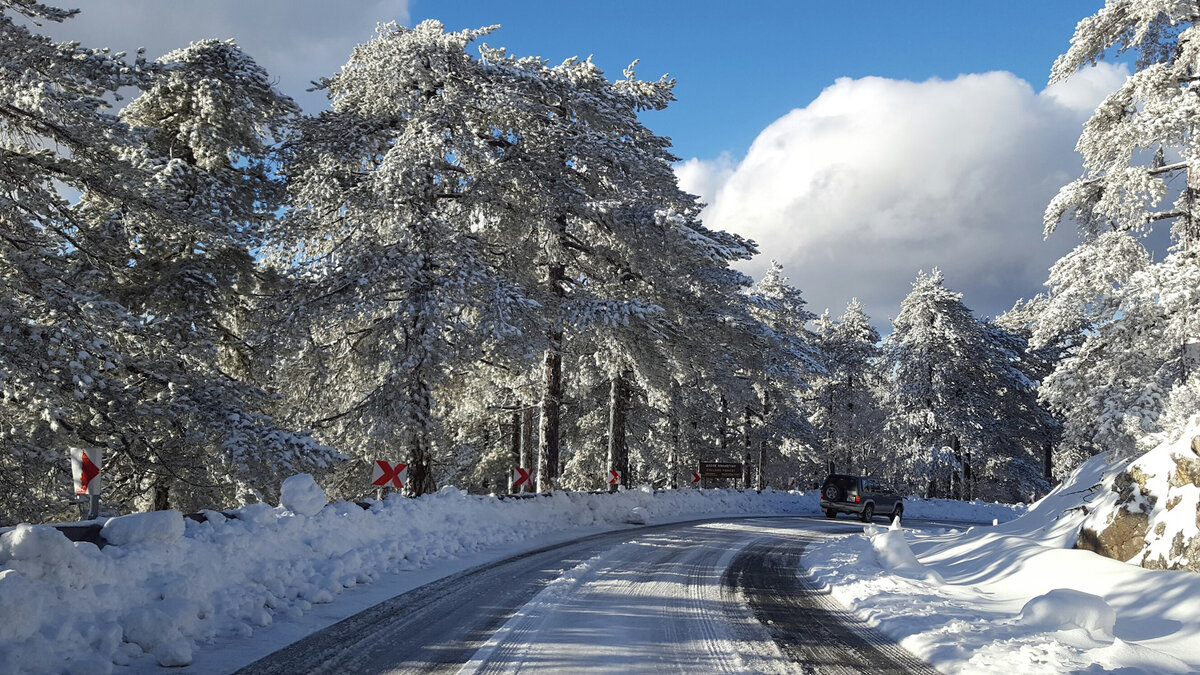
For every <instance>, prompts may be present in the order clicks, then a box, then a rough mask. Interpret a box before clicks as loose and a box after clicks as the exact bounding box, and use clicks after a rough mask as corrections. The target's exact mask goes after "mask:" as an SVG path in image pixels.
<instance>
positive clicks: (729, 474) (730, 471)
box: [700, 462, 742, 478]
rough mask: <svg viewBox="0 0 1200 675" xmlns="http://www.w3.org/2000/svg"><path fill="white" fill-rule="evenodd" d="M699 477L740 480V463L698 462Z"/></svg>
mask: <svg viewBox="0 0 1200 675" xmlns="http://www.w3.org/2000/svg"><path fill="white" fill-rule="evenodd" d="M700 475H701V476H704V477H705V478H741V477H742V464H741V462H700Z"/></svg>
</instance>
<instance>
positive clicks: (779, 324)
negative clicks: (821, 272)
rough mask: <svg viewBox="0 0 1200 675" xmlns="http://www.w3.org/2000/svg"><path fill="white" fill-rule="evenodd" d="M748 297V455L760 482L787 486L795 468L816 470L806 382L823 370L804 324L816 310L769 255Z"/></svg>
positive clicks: (806, 471)
mask: <svg viewBox="0 0 1200 675" xmlns="http://www.w3.org/2000/svg"><path fill="white" fill-rule="evenodd" d="M747 300H748V304H749V307H750V313H751V316H752V317H753V318H754V319H755V321H756V324H755V325H754V326H753V327H752V330H754V331H755V332H756V333H757V335H756V337H757V340H756V342H757V343H758V345H759V349H761V352H760V354H759V355H758V356H759V359H757V360H756V361H757V363H756V364H755V365H756V367H755V368H754V370H753V371H751V372H749V373H747V374H748V375H749V376H751V378H752V380H753V381H754V385H755V390H756V392H757V394H758V399H759V401H758V405H756V406H754V408H755V410H753V411H752V412H754V413H756V414H757V415H756V416H757V418H758V419H759V420H760V426H761V431H760V437H759V438H758V439H751V444H752V445H754V444H755V443H756V444H757V447H752V448H751V450H752V452H751V455H752V460H755V459H756V460H757V463H758V464H760V465H762V467H761V468H762V469H765V470H760V471H759V480H758V483H759V484H760V487H761V486H765V484H766V483H767V482H770V483H771V484H772V485H774V486H776V487H780V486H786V485H787V481H788V478H790V477H792V476H795V475H797V474H798V473H800V474H804V475H811V474H814V473H819V472H820V465H819V462H818V461H817V453H816V447H817V444H818V439H817V434H816V431H815V430H814V429H813V426H812V424H811V423H810V422H809V420H808V417H807V414H806V411H805V406H804V399H805V398H808V397H810V396H811V392H810V387H809V383H810V381H811V380H812V379H813V377H814V376H816V375H819V374H824V373H825V371H826V369H825V366H824V364H823V361H824V359H823V357H822V355H821V352H820V348H819V347H818V344H817V340H816V336H815V335H813V334H812V333H811V332H810V331H809V330H808V328H807V324H808V323H809V322H810V321H812V320H813V319H815V318H816V315H814V314H813V313H812V312H810V311H808V310H807V309H806V305H807V302H806V301H805V300H804V298H803V296H802V294H801V292H800V290H799V289H798V288H796V287H794V286H792V285H791V284H789V283H788V279H787V277H785V276H784V275H783V266H782V265H780V264H779V263H778V262H777V261H774V260H773V261H771V265H770V267H768V268H767V271H766V272H765V273H764V274H763V276H762V278H761V279H759V281H758V283H756V284H755V285H754V288H753V289H752V291H751V292H750V293H749V295H748V297H747ZM751 417H752V416H747V420H746V424H747V425H749V424H750V422H751V419H750V418H751ZM754 451H756V452H754ZM755 454H757V455H758V457H757V458H755V457H753V455H755Z"/></svg>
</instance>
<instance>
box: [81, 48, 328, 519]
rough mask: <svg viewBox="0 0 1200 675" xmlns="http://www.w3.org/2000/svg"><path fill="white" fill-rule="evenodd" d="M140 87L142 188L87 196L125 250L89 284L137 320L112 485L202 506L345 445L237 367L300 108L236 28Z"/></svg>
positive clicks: (99, 228)
mask: <svg viewBox="0 0 1200 675" xmlns="http://www.w3.org/2000/svg"><path fill="white" fill-rule="evenodd" d="M143 87H144V92H143V93H142V94H141V95H140V96H139V97H137V98H136V99H134V100H133V101H132V102H130V104H129V105H128V106H126V108H125V109H124V110H122V111H121V119H122V120H124V121H125V122H126V123H127V124H128V125H129V126H130V134H131V136H132V138H134V139H135V140H136V141H137V144H136V145H130V146H126V147H124V148H121V149H120V152H121V153H122V155H123V157H124V159H125V160H126V161H127V162H128V163H129V164H130V166H131V167H133V168H134V169H135V170H136V172H137V173H135V174H131V176H130V178H129V180H130V181H137V187H138V189H139V191H140V192H141V193H142V195H144V197H143V198H142V199H141V200H138V201H131V200H128V199H122V198H119V197H118V198H113V197H110V196H108V195H105V194H102V193H87V194H85V195H84V196H83V198H82V199H81V200H80V203H79V204H78V205H77V207H76V208H75V209H74V215H75V218H76V219H77V221H79V222H84V223H87V224H88V226H89V227H90V228H91V229H92V230H93V231H95V232H97V233H99V235H100V236H103V237H104V238H105V239H106V248H107V249H108V250H109V251H110V252H111V254H112V255H113V256H114V257H113V260H118V261H123V262H124V264H123V265H122V266H121V269H120V272H119V274H117V275H115V279H111V278H105V277H93V278H91V279H87V280H83V284H84V285H85V286H88V287H90V288H92V289H93V291H94V292H96V293H103V292H107V293H108V294H109V296H110V297H111V298H113V299H114V300H116V301H117V302H119V303H120V304H121V306H122V307H124V308H125V309H126V310H127V311H128V312H129V314H130V316H131V318H132V319H133V320H134V321H133V323H132V325H131V326H130V328H129V330H128V331H127V332H126V333H125V334H124V335H123V339H122V340H121V342H120V343H119V346H120V348H121V349H122V351H123V352H124V356H125V358H124V361H123V364H122V372H123V373H124V374H125V386H126V387H127V388H128V389H129V391H128V392H127V393H128V395H129V397H130V399H131V402H132V405H130V406H129V407H128V408H126V409H123V410H121V411H120V412H113V413H110V415H109V418H110V421H113V420H116V421H117V425H118V426H119V428H118V429H116V434H117V437H118V439H119V441H120V442H119V443H118V444H117V447H115V448H113V449H112V451H111V452H109V453H108V454H107V456H106V465H107V466H106V473H107V475H108V477H109V481H108V490H107V491H108V493H109V495H110V497H109V500H110V501H113V500H116V501H121V502H124V503H126V504H127V505H128V506H133V505H134V504H135V503H138V504H139V505H141V506H152V507H153V508H155V509H165V508H170V507H181V508H185V509H199V508H213V507H216V506H219V505H222V504H232V503H236V501H245V500H247V499H263V498H264V495H272V493H273V492H274V491H275V490H276V489H277V487H278V485H279V484H280V483H281V482H282V479H283V478H285V477H287V476H289V475H292V474H294V473H298V472H302V471H312V470H315V469H318V468H321V467H323V466H325V465H326V464H327V462H329V461H330V460H331V459H333V457H334V455H333V453H332V452H331V451H330V450H329V449H328V448H324V447H322V446H320V445H318V444H317V443H315V442H314V441H313V440H312V439H311V438H308V437H305V436H302V435H296V434H292V433H289V432H288V431H287V430H284V429H281V428H279V426H278V425H276V424H275V423H274V422H273V420H271V419H270V418H269V417H267V416H265V415H264V414H263V412H262V410H263V408H264V406H265V404H266V395H265V393H264V392H262V391H261V390H259V389H257V388H255V387H252V386H250V385H248V384H247V383H245V382H244V381H243V380H242V379H239V378H245V377H247V376H248V375H249V372H248V371H247V370H246V369H245V368H244V367H241V364H242V363H244V362H245V361H246V360H247V359H249V358H251V355H250V354H249V353H248V350H249V347H248V344H247V342H246V340H245V337H246V336H245V335H244V332H245V330H246V328H247V326H246V318H247V316H248V315H249V314H250V311H251V309H252V304H253V302H254V296H255V294H256V291H257V290H258V286H259V281H258V272H257V269H256V263H255V260H254V258H253V251H254V249H255V248H256V247H258V246H260V245H261V244H262V242H263V241H264V234H265V230H266V229H267V228H268V227H270V226H271V225H272V224H273V223H274V219H275V212H276V211H277V209H278V208H279V205H280V201H281V196H282V190H283V188H282V183H281V181H280V180H278V179H277V178H276V177H275V176H274V175H273V174H272V171H271V163H272V158H271V148H270V143H272V142H273V141H274V140H276V139H278V138H279V137H280V136H281V133H282V129H283V127H284V124H285V123H286V122H287V121H288V118H289V116H291V115H292V114H294V113H295V112H296V111H297V108H296V106H295V105H294V104H293V103H292V102H291V100H290V99H288V98H287V97H285V96H283V95H281V94H279V93H278V92H277V91H275V89H274V88H273V87H272V86H271V84H270V78H269V76H268V75H267V73H266V71H264V70H263V69H262V68H260V67H259V66H258V65H257V64H255V63H254V61H253V60H252V59H251V58H250V57H248V56H247V55H246V54H244V53H243V52H242V51H241V50H240V49H238V48H237V46H236V45H234V44H233V43H232V42H220V41H216V40H206V41H203V42H198V43H194V44H192V45H191V46H189V47H186V48H184V49H180V50H176V51H173V52H171V53H169V54H166V55H165V56H163V57H161V58H160V59H158V60H157V61H156V62H155V63H154V64H152V65H151V67H150V68H149V72H148V78H147V80H146V82H145V84H144V85H143ZM114 281H115V284H113V282H114ZM238 371H241V372H238Z"/></svg>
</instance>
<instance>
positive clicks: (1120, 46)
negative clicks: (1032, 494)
mask: <svg viewBox="0 0 1200 675" xmlns="http://www.w3.org/2000/svg"><path fill="white" fill-rule="evenodd" d="M1198 18H1200V9H1198V8H1197V7H1196V6H1195V5H1194V4H1193V3H1186V2H1160V1H1151V0H1109V2H1107V3H1106V4H1105V6H1104V8H1103V9H1101V10H1099V11H1098V12H1097V13H1096V14H1094V15H1093V16H1091V17H1088V18H1085V19H1084V20H1082V21H1080V22H1079V25H1078V26H1077V28H1076V30H1075V35H1074V37H1073V38H1072V39H1071V47H1070V49H1069V50H1068V51H1067V53H1066V54H1064V55H1062V56H1061V57H1060V58H1059V59H1058V60H1057V61H1056V62H1055V64H1054V68H1053V70H1052V72H1051V81H1052V82H1058V81H1061V80H1063V79H1065V78H1067V77H1069V76H1070V75H1071V74H1073V73H1075V72H1076V71H1078V70H1079V69H1080V68H1082V67H1084V66H1086V65H1088V64H1090V63H1093V62H1095V61H1097V60H1099V59H1101V58H1105V57H1106V56H1110V55H1114V54H1122V53H1124V52H1127V51H1132V52H1134V53H1136V54H1137V57H1138V58H1137V61H1136V70H1135V72H1134V73H1133V74H1132V75H1131V76H1130V77H1129V78H1128V79H1127V80H1126V82H1125V83H1124V85H1123V86H1122V87H1121V88H1120V89H1119V90H1118V91H1116V92H1114V93H1113V94H1111V95H1109V96H1108V97H1107V98H1106V99H1105V100H1104V102H1103V103H1101V105H1100V106H1099V107H1098V108H1097V110H1096V112H1095V114H1094V115H1093V116H1092V118H1091V119H1090V120H1089V121H1088V122H1087V124H1086V125H1085V126H1084V129H1083V133H1082V134H1081V135H1080V138H1079V142H1078V145H1077V149H1078V150H1079V152H1080V153H1081V154H1082V155H1083V160H1084V175H1083V176H1082V177H1080V178H1079V179H1077V180H1075V181H1073V182H1072V183H1070V184H1068V185H1066V186H1065V187H1063V188H1062V190H1060V192H1059V194H1058V196H1057V197H1055V199H1054V200H1053V201H1052V202H1051V203H1050V205H1049V206H1048V207H1047V209H1046V217H1045V228H1046V231H1047V232H1050V231H1052V230H1054V229H1055V228H1056V227H1057V226H1058V225H1059V223H1060V222H1062V221H1063V220H1064V219H1067V220H1073V221H1074V222H1075V224H1076V225H1077V226H1078V227H1079V228H1080V231H1081V233H1082V234H1083V237H1084V241H1083V243H1081V244H1080V245H1079V247H1078V248H1077V249H1076V250H1075V251H1074V252H1072V253H1071V254H1070V255H1068V256H1066V257H1064V258H1063V259H1062V260H1061V261H1059V263H1058V264H1056V265H1055V267H1054V269H1053V270H1051V275H1050V280H1049V282H1048V284H1047V285H1048V286H1049V287H1050V288H1049V292H1048V295H1047V297H1046V298H1044V299H1041V300H1039V301H1038V302H1037V303H1035V304H1036V305H1037V306H1039V307H1040V308H1041V313H1040V316H1039V317H1037V320H1036V324H1035V330H1034V344H1035V345H1038V346H1041V345H1056V346H1057V347H1058V348H1060V349H1061V350H1062V353H1063V358H1062V360H1061V362H1060V363H1059V365H1058V367H1057V368H1056V369H1055V371H1054V373H1053V374H1051V375H1050V376H1049V377H1048V378H1047V379H1046V381H1045V382H1044V383H1043V385H1042V389H1041V391H1042V397H1043V399H1044V400H1045V401H1046V403H1047V404H1048V405H1049V406H1050V407H1051V408H1052V409H1053V410H1054V411H1055V412H1057V413H1058V414H1060V415H1061V416H1062V418H1063V423H1064V425H1065V429H1064V437H1063V441H1062V444H1061V446H1060V447H1061V450H1060V452H1059V453H1058V455H1059V457H1058V461H1057V468H1056V473H1058V474H1059V475H1063V474H1065V472H1067V471H1069V470H1070V469H1071V468H1073V467H1074V465H1075V464H1076V463H1077V462H1078V461H1079V460H1080V459H1082V458H1085V457H1087V456H1089V455H1091V454H1095V453H1097V452H1101V451H1108V452H1111V453H1114V454H1116V455H1118V456H1127V455H1130V454H1134V453H1136V452H1138V451H1139V449H1140V448H1139V445H1138V444H1139V442H1140V441H1141V440H1142V439H1143V438H1145V437H1146V436H1147V434H1149V433H1151V432H1154V431H1158V430H1160V429H1161V428H1162V427H1161V424H1160V420H1159V418H1160V416H1161V414H1162V412H1163V410H1164V409H1165V408H1166V407H1167V406H1168V405H1170V401H1171V397H1172V396H1173V395H1174V394H1173V392H1176V391H1178V392H1180V395H1182V396H1184V397H1185V398H1189V400H1190V394H1188V392H1189V391H1190V389H1191V388H1192V387H1193V384H1192V381H1193V379H1194V377H1195V367H1194V363H1193V361H1194V358H1195V351H1196V349H1195V344H1196V343H1197V340H1198V339H1200V325H1197V319H1196V317H1197V315H1198V314H1200V304H1197V303H1198V302H1200V297H1198V296H1197V293H1196V292H1195V290H1194V289H1195V288H1196V286H1195V279H1196V278H1197V264H1198V263H1197V257H1196V256H1197V252H1196V245H1197V241H1198V240H1197V230H1198V227H1200V220H1198V218H1200V203H1197V197H1198V196H1200V194H1198V193H1197V187H1198V186H1200V163H1198V162H1200V144H1198V143H1197V142H1196V137H1195V129H1196V124H1197V121H1200V119H1198V114H1200V99H1197V96H1196V94H1197V90H1196V87H1197V84H1198V80H1197V67H1198V66H1200V36H1198V34H1197V27H1196V20H1197V19H1198ZM1181 178H1182V183H1183V187H1182V189H1181V190H1173V189H1172V187H1171V186H1172V184H1175V185H1178V183H1179V179H1181ZM1173 181H1174V183H1173ZM1168 225H1169V226H1170V228H1171V234H1172V237H1173V239H1174V242H1175V246H1174V249H1173V251H1172V252H1171V253H1170V255H1168V256H1167V257H1166V258H1165V259H1163V260H1162V261H1159V262H1151V261H1150V258H1149V256H1148V254H1147V253H1146V252H1145V251H1144V249H1143V248H1142V246H1141V245H1140V244H1139V243H1138V242H1137V241H1135V240H1133V239H1132V238H1131V237H1130V236H1129V235H1126V234H1123V233H1131V234H1132V235H1139V234H1144V233H1146V232H1148V231H1149V230H1151V229H1153V228H1155V227H1163V226H1168Z"/></svg>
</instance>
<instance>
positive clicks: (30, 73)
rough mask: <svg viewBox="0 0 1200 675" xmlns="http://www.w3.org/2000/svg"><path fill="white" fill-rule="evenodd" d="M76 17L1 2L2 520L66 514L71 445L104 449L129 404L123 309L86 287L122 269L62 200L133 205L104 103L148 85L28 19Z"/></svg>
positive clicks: (135, 72) (116, 128)
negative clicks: (101, 197) (83, 197)
mask: <svg viewBox="0 0 1200 675" xmlns="http://www.w3.org/2000/svg"><path fill="white" fill-rule="evenodd" d="M73 14H74V12H72V11H64V10H59V9H55V8H52V7H48V6H45V5H40V4H35V3H30V2H18V1H15V0H2V1H0V39H2V41H3V44H4V45H5V49H4V56H3V57H2V58H0V90H2V92H0V100H2V101H3V103H2V104H0V354H2V355H3V356H2V357H0V523H2V524H8V523H11V522H13V521H15V520H18V519H31V520H34V521H37V520H40V519H42V518H53V517H55V516H56V515H60V516H61V515H64V514H65V513H66V510H65V507H66V501H67V497H68V495H69V491H68V485H69V481H70V473H69V466H70V465H69V462H68V457H67V449H68V448H69V447H72V446H74V447H83V448H97V447H98V448H103V449H108V446H109V442H110V438H111V431H112V427H111V425H110V424H109V423H108V421H107V416H108V415H109V413H110V412H112V411H113V409H116V408H119V406H120V405H122V404H123V403H126V402H127V401H124V400H123V399H122V397H121V394H120V392H121V389H122V387H123V385H122V383H121V378H120V376H119V375H116V374H115V371H116V370H117V368H118V366H119V364H120V363H121V362H122V355H121V353H120V351H119V350H118V348H117V346H116V344H115V339H114V338H115V336H116V335H118V334H120V333H121V332H122V331H124V330H125V329H126V327H127V326H128V325H129V324H130V323H131V320H130V319H129V317H128V316H126V314H125V313H124V311H123V309H122V308H121V307H120V306H119V305H118V304H117V303H114V302H112V301H111V299H110V298H108V297H106V296H105V295H104V294H102V293H91V292H89V291H88V290H86V289H85V288H83V287H82V284H81V283H80V281H81V280H87V279H95V278H105V279H111V278H112V276H113V275H114V274H115V273H116V271H117V270H115V269H114V262H115V261H114V260H113V259H112V257H111V256H110V255H109V252H108V251H106V250H104V249H103V248H102V244H103V241H97V240H96V239H95V237H94V235H93V233H92V232H91V231H90V230H88V229H86V228H83V227H81V226H80V225H79V224H78V223H75V222H73V219H72V218H71V215H70V208H69V204H68V202H67V200H66V198H65V197H64V192H62V191H60V190H59V189H58V186H60V185H61V186H64V187H65V188H66V189H67V190H73V191H76V192H83V193H90V194H111V195H121V196H123V197H126V198H134V197H135V194H134V192H133V190H132V189H131V188H130V186H128V185H127V184H125V183H124V182H123V181H124V179H125V177H126V176H127V175H128V174H129V173H130V172H131V169H130V168H129V167H127V166H124V165H123V163H122V162H121V160H120V158H119V157H118V156H117V153H116V151H115V150H114V148H113V143H114V142H119V141H120V140H121V139H124V138H126V136H127V134H126V129H125V125H124V124H123V123H121V122H120V121H119V120H118V119H117V118H116V116H115V115H113V114H112V113H111V112H110V111H109V110H108V108H109V104H108V103H107V102H106V98H108V97H112V96H115V95H116V92H117V91H118V90H120V89H122V88H124V87H130V86H137V85H138V84H140V82H141V81H142V74H141V72H140V69H139V66H140V65H141V64H140V61H135V62H134V63H133V64H130V63H127V62H125V61H124V60H122V59H120V58H117V57H116V55H111V54H108V53H107V52H103V51H95V50H91V49H87V48H85V47H82V46H79V45H77V44H72V43H56V42H54V41H52V40H50V39H49V38H47V37H45V36H43V35H39V34H37V33H35V32H33V31H31V30H30V28H29V27H28V24H29V23H42V22H59V21H64V20H68V19H70V18H71V16H72V15H73Z"/></svg>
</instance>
